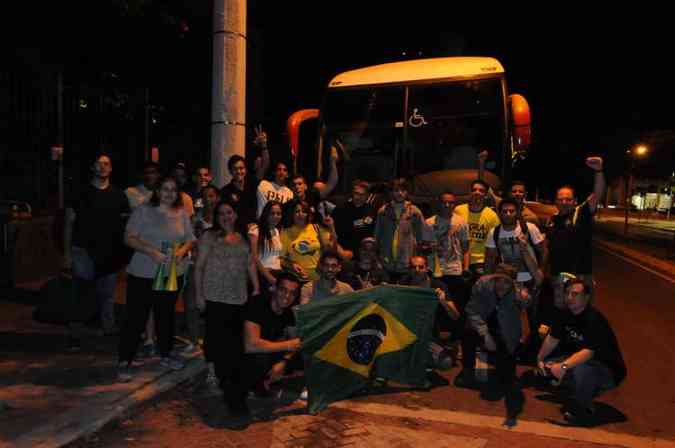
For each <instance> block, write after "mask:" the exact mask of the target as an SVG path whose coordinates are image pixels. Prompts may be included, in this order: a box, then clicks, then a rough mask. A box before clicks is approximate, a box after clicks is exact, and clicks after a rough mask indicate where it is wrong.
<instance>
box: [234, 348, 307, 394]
mask: <svg viewBox="0 0 675 448" xmlns="http://www.w3.org/2000/svg"><path fill="white" fill-rule="evenodd" d="M285 355H286V352H276V353H249V354H245V355H244V357H243V362H242V366H243V371H244V375H243V377H244V380H243V382H242V385H243V389H244V390H245V391H249V390H252V389H255V388H256V387H258V386H259V385H260V384H261V383H262V382H263V381H264V380H265V379H266V378H267V374H268V373H269V371H270V370H271V369H272V367H273V366H274V364H276V363H278V362H279V361H281V360H282V359H283V358H284V356H285ZM302 368H303V361H302V356H300V355H299V354H298V355H296V356H294V357H293V359H291V360H290V361H288V362H287V363H286V372H287V373H288V372H290V371H292V370H301V369H302Z"/></svg>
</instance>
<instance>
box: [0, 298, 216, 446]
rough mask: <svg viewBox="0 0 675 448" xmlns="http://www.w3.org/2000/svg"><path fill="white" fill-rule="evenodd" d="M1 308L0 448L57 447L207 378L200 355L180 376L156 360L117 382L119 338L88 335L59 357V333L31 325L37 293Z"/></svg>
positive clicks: (57, 329)
mask: <svg viewBox="0 0 675 448" xmlns="http://www.w3.org/2000/svg"><path fill="white" fill-rule="evenodd" d="M9 293H10V294H11V295H15V296H16V295H20V297H6V296H3V300H2V301H0V313H1V314H0V316H2V319H1V320H0V403H2V402H4V404H5V405H6V406H5V408H4V409H0V447H5V446H7V447H13V446H16V447H45V448H46V447H59V446H63V445H65V444H67V443H69V442H72V441H73V440H76V439H78V438H82V437H85V436H87V435H89V434H92V433H93V432H95V431H97V430H98V429H100V428H101V427H103V426H104V425H105V424H106V423H108V422H110V421H111V420H114V419H116V418H119V417H120V416H121V415H123V414H125V413H126V412H128V411H129V410H130V409H132V408H134V407H136V406H137V405H138V404H140V403H142V402H144V401H146V400H148V399H150V398H152V397H154V396H156V395H158V394H160V393H162V392H164V391H166V390H169V389H171V388H173V387H174V386H176V385H177V384H180V383H182V382H185V381H189V380H190V379H193V378H194V377H196V376H197V375H199V374H201V373H202V372H204V371H205V368H206V366H205V364H204V362H203V361H202V360H201V355H199V356H193V357H192V358H189V359H188V358H186V361H187V365H186V367H185V368H184V369H183V370H181V371H178V372H171V371H166V370H164V369H162V368H160V367H159V365H158V362H159V361H158V360H153V361H149V362H148V363H147V364H146V365H145V366H143V367H142V368H140V369H139V374H138V375H137V376H136V377H135V378H134V380H133V381H132V382H130V383H126V384H123V383H117V382H116V372H115V366H116V358H117V356H116V354H117V342H118V338H117V337H97V336H91V337H89V338H88V339H87V338H85V339H83V341H82V345H83V346H82V350H81V351H79V352H76V353H70V352H67V351H66V350H65V342H66V337H65V334H66V333H65V327H61V326H56V325H44V324H39V323H36V322H35V321H33V318H32V311H33V304H34V303H35V300H36V297H35V295H36V293H35V291H30V290H12V291H10V292H9Z"/></svg>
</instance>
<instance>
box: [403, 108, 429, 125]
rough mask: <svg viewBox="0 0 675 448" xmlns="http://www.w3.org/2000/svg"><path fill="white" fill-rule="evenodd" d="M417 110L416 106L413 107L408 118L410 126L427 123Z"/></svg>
mask: <svg viewBox="0 0 675 448" xmlns="http://www.w3.org/2000/svg"><path fill="white" fill-rule="evenodd" d="M418 110H419V109H418V108H414V109H413V113H412V115H411V116H410V118H409V119H408V124H409V125H410V127H412V128H419V127H421V126H424V125H425V124H429V123H427V120H425V119H424V116H422V115H420V114H418V113H417V111H418Z"/></svg>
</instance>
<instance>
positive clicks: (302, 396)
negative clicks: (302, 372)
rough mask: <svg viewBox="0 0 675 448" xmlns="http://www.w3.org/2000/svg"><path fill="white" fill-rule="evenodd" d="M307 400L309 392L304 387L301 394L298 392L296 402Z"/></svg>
mask: <svg viewBox="0 0 675 448" xmlns="http://www.w3.org/2000/svg"><path fill="white" fill-rule="evenodd" d="M308 399H309V392H308V391H307V388H306V387H305V388H304V389H302V392H300V396H299V397H298V400H302V401H307V400H308Z"/></svg>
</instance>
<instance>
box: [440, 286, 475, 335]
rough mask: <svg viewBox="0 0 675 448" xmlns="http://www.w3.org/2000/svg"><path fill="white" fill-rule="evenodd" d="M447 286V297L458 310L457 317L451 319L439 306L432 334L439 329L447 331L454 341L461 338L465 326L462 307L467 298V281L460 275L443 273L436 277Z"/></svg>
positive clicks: (464, 305)
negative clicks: (441, 275)
mask: <svg viewBox="0 0 675 448" xmlns="http://www.w3.org/2000/svg"><path fill="white" fill-rule="evenodd" d="M438 279H439V280H440V281H442V282H443V283H444V284H445V286H446V287H447V288H448V299H450V300H452V301H453V302H454V304H455V307H457V311H459V319H457V320H453V319H451V318H450V316H448V313H447V311H445V309H444V308H443V307H441V306H439V307H438V309H437V311H436V319H435V323H434V332H433V334H434V336H438V333H439V332H440V331H449V332H450V333H451V340H453V341H456V340H458V339H461V338H462V335H463V334H464V328H465V327H466V316H465V315H464V308H465V307H466V304H467V302H468V301H469V300H468V289H467V287H468V286H467V283H466V281H465V280H464V278H462V276H460V275H444V276H443V277H439V278H438Z"/></svg>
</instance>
